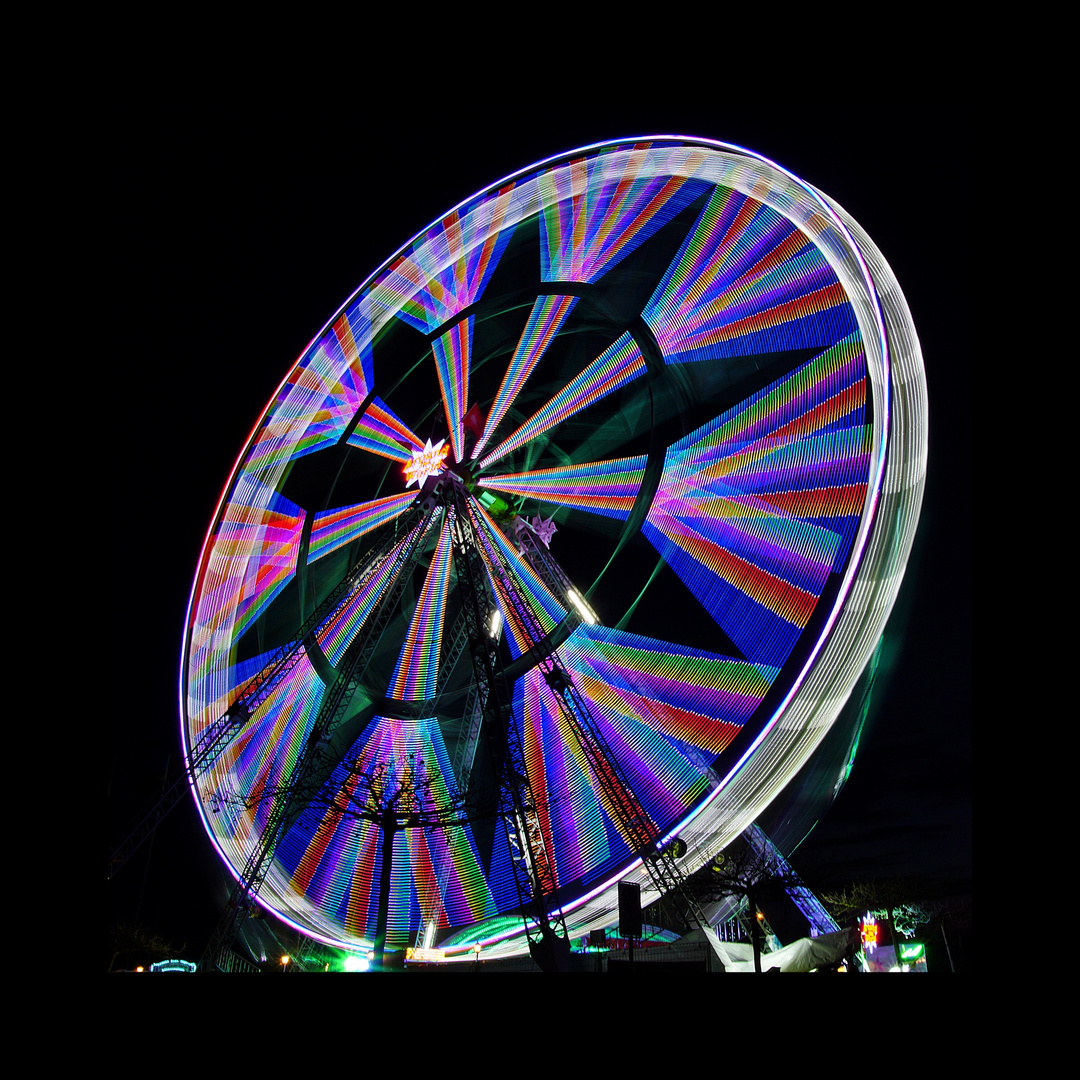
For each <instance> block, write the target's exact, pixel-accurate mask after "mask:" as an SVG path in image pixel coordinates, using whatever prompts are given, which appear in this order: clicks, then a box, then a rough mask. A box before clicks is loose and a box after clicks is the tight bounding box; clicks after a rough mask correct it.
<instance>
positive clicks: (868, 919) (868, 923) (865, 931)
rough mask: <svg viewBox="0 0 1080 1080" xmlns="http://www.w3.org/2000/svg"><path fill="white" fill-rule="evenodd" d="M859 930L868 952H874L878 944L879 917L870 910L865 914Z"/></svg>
mask: <svg viewBox="0 0 1080 1080" xmlns="http://www.w3.org/2000/svg"><path fill="white" fill-rule="evenodd" d="M859 932H860V935H861V937H862V943H863V948H864V949H865V950H866V951H867V952H868V953H871V952H873V951H874V950H875V949H876V948H877V945H878V924H877V919H875V918H874V916H873V915H871V914H870V913H869V912H867V913H866V914H865V915H864V916H863V919H862V925H861V926H860V928H859Z"/></svg>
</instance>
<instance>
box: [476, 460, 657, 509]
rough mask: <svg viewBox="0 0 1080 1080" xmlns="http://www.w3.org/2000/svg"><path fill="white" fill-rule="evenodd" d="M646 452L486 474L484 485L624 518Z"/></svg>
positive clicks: (634, 495) (631, 507) (636, 489)
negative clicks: (559, 465)
mask: <svg viewBox="0 0 1080 1080" xmlns="http://www.w3.org/2000/svg"><path fill="white" fill-rule="evenodd" d="M645 463H646V458H645V457H644V455H641V456H638V457H633V458H618V459H616V460H614V461H589V462H585V463H584V464H582V465H568V466H565V467H564V468H559V469H538V470H536V471H534V472H525V473H518V474H516V475H507V476H485V477H484V478H483V485H484V487H486V488H489V489H491V490H492V491H504V492H506V493H507V494H510V495H529V496H531V497H532V498H534V499H536V500H538V501H539V502H546V503H554V504H556V505H557V506H569V507H574V508H575V509H578V510H588V511H589V512H590V513H593V514H602V515H604V516H605V517H613V518H620V519H625V518H626V517H628V516H629V514H630V511H631V510H632V509H633V506H634V499H636V498H637V493H638V489H639V488H640V487H641V481H642V479H643V477H644V475H645Z"/></svg>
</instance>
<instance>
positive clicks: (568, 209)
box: [539, 152, 705, 282]
mask: <svg viewBox="0 0 1080 1080" xmlns="http://www.w3.org/2000/svg"><path fill="white" fill-rule="evenodd" d="M649 164H650V163H649V160H648V156H647V155H646V154H644V153H634V152H631V153H629V154H626V155H624V156H623V157H622V158H621V161H620V162H618V163H616V162H612V161H606V160H601V159H599V158H581V159H579V160H577V161H572V162H570V163H569V164H567V165H566V166H565V167H563V168H560V169H553V170H550V171H548V172H546V173H544V174H542V175H541V176H540V178H539V186H540V191H541V193H542V195H541V202H542V204H543V207H544V212H543V214H542V215H541V217H540V236H541V246H540V257H541V277H542V279H543V280H544V281H580V282H592V281H596V280H597V278H599V277H600V276H601V275H602V274H604V273H605V271H607V270H610V269H611V267H613V266H614V265H615V264H616V263H618V262H619V261H620V260H622V259H623V258H625V257H626V256H627V255H629V254H630V252H631V251H633V250H634V249H635V248H636V247H638V246H639V245H640V244H641V243H643V242H644V241H645V240H647V239H648V238H649V237H650V236H652V235H653V234H654V233H655V232H656V231H657V230H658V229H660V228H661V227H662V226H664V225H666V224H667V223H668V222H669V221H670V220H671V219H672V218H673V217H675V215H676V214H678V213H679V212H680V211H682V210H684V209H685V208H686V207H687V206H689V205H690V203H691V202H693V201H694V199H696V198H697V197H698V196H699V195H700V194H701V193H702V191H703V190H705V189H704V186H703V185H701V184H700V183H698V182H696V181H693V180H690V179H688V178H686V177H682V176H661V177H657V176H654V175H645V173H644V172H643V170H644V169H646V168H648V167H649ZM650 171H651V170H650Z"/></svg>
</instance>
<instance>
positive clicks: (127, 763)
mask: <svg viewBox="0 0 1080 1080" xmlns="http://www.w3.org/2000/svg"><path fill="white" fill-rule="evenodd" d="M562 112H563V115H560V116H558V117H556V116H555V115H554V113H553V111H550V110H535V111H531V112H530V111H524V112H521V111H519V112H514V113H508V112H498V111H496V112H492V113H490V114H486V113H484V112H482V111H480V110H479V109H473V110H465V111H464V112H463V113H462V112H456V113H455V114H454V115H453V116H452V117H450V116H447V117H446V118H445V119H443V120H439V119H436V118H435V117H434V115H432V116H427V115H418V114H417V113H416V112H415V111H414V112H411V113H410V114H409V115H400V116H398V115H384V116H379V117H372V116H371V115H370V111H365V110H364V109H363V108H361V107H357V108H356V109H355V110H351V111H344V110H338V111H335V112H334V113H332V114H328V113H327V112H326V111H325V110H323V109H311V110H305V109H302V108H296V107H289V106H285V107H276V108H270V107H264V106H262V105H257V104H252V105H250V106H249V107H235V106H233V107H224V108H215V109H209V108H205V109H196V108H191V109H184V108H176V107H173V108H155V109H154V110H153V117H152V122H151V117H150V113H149V112H146V113H143V112H142V111H141V110H140V109H138V108H137V107H136V108H128V109H125V110H124V111H117V112H115V113H113V114H111V115H109V116H107V117H106V118H105V120H106V122H105V123H104V124H103V126H102V132H103V138H104V149H106V150H107V151H108V152H107V153H106V154H104V155H103V160H106V161H108V166H107V168H106V182H107V185H108V193H109V200H108V203H107V205H108V206H109V207H110V213H109V215H108V216H107V218H106V219H105V226H106V230H107V233H108V237H109V245H108V247H109V253H110V255H111V256H112V257H113V258H111V259H110V260H107V262H106V263H105V264H103V265H110V264H111V265H113V266H115V267H116V268H117V272H116V273H115V274H112V275H109V276H107V277H106V282H107V286H108V289H109V295H110V297H111V299H112V304H111V310H112V313H113V314H114V315H115V317H116V319H117V327H116V330H115V332H114V336H113V338H112V343H111V350H112V352H113V356H112V357H111V358H110V359H111V363H110V364H109V365H108V370H109V371H110V372H111V373H113V375H112V378H110V379H108V380H107V382H106V385H105V395H106V407H107V408H108V409H109V412H110V415H111V417H112V427H113V431H112V434H113V437H114V440H115V446H116V454H115V459H114V460H115V461H116V467H115V472H114V475H113V480H112V491H111V493H112V506H111V509H112V513H113V519H114V521H119V522H123V526H122V527H120V528H117V529H115V531H114V542H113V544H112V545H111V549H112V553H113V559H112V563H111V566H110V568H109V573H110V584H109V590H108V592H109V595H110V597H111V600H112V620H111V626H112V635H113V640H114V643H118V644H119V648H118V649H116V650H115V655H118V656H120V657H121V663H122V664H123V665H124V670H123V671H122V672H121V673H120V674H119V678H115V679H112V680H109V683H108V685H110V686H115V687H118V688H122V690H123V693H121V694H120V695H118V696H119V697H120V700H119V701H115V702H112V703H110V705H109V706H108V707H107V708H108V714H109V717H110V721H109V734H110V744H109V761H108V769H107V775H108V813H107V830H106V831H107V837H106V840H107V842H108V846H109V849H110V850H111V849H112V845H113V844H115V842H117V841H118V840H119V838H120V837H121V835H122V832H123V830H124V827H125V826H126V825H130V824H132V823H133V820H134V817H135V815H136V814H137V813H138V811H139V810H140V808H141V807H142V806H144V804H146V803H147V802H152V800H153V799H154V798H155V796H156V794H157V793H158V792H159V791H160V789H161V782H162V777H163V774H164V773H165V771H166V769H168V770H170V772H171V773H172V775H175V771H176V770H177V769H178V767H179V756H180V743H179V734H178V731H179V728H178V725H179V719H178V705H177V697H178V691H177V687H178V664H179V655H180V647H181V636H182V631H183V624H184V616H185V612H186V607H187V601H188V597H189V593H190V589H191V582H192V577H193V575H194V571H195V567H196V562H197V560H198V557H199V553H200V550H201V546H202V542H203V539H204V537H205V534H206V530H207V528H208V526H209V523H210V519H211V517H212V515H213V513H214V509H215V507H216V505H217V501H218V498H219V497H220V494H221V490H222V487H223V486H224V484H225V482H226V480H227V479H228V477H229V475H230V473H231V471H232V467H233V465H234V463H235V460H236V458H237V455H238V454H239V452H240V450H241V449H242V446H243V444H244V443H245V441H246V439H247V436H248V434H249V433H250V431H251V428H252V426H253V425H254V423H255V421H256V420H257V419H258V417H259V415H260V413H261V411H262V409H263V408H264V406H265V405H266V403H267V401H268V400H269V398H270V397H271V395H272V394H273V392H274V390H275V389H276V388H277V386H278V384H279V382H280V381H281V379H282V378H283V376H284V375H285V373H286V371H287V370H288V369H289V367H290V366H291V365H292V364H293V362H294V361H295V360H296V358H297V357H298V356H299V355H300V354H301V352H302V351H303V350H304V348H305V346H306V345H307V343H308V342H309V341H310V339H311V338H312V337H313V336H314V335H315V334H316V333H317V332H318V331H319V330H320V329H321V327H322V326H323V325H324V323H325V322H326V320H327V319H328V318H329V317H330V316H331V315H332V314H333V313H334V312H335V311H336V310H337V308H338V307H339V305H340V304H341V303H342V302H343V301H344V300H345V299H346V298H347V297H348V296H349V295H350V294H351V293H352V292H353V291H354V289H355V288H356V287H357V286H358V285H359V284H360V282H361V281H362V280H363V279H364V278H366V277H367V276H368V275H369V274H370V273H371V272H372V271H373V270H374V269H375V268H376V267H377V266H378V265H380V264H381V263H382V262H383V261H384V260H385V259H386V258H388V257H389V256H390V255H391V254H392V253H393V252H394V251H396V250H397V248H398V247H400V246H401V245H402V244H403V243H405V242H406V241H407V240H408V239H410V238H411V237H412V236H413V235H414V234H416V233H417V232H418V231H420V230H421V229H422V228H424V227H425V226H426V225H428V224H429V223H430V222H431V221H432V220H434V219H435V218H437V217H438V216H440V215H441V214H443V213H444V212H445V211H446V210H448V209H450V208H451V207H452V206H454V205H456V204H457V203H458V202H460V201H461V200H463V199H465V198H466V197H468V196H469V195H471V194H473V193H474V192H476V191H477V190H479V189H481V188H483V187H486V186H487V185H489V184H491V183H492V182H494V181H495V180H497V179H501V178H502V177H504V176H507V175H509V174H510V173H513V172H516V171H517V170H518V169H520V168H522V167H524V166H526V165H529V164H531V163H533V162H535V161H537V160H540V159H542V158H545V157H548V156H551V155H555V154H558V153H561V152H563V151H566V150H569V149H572V148H574V147H578V146H584V145H586V144H589V143H592V142H597V141H601V140H604V139H607V138H622V137H626V136H628V135H653V134H687V135H700V136H705V137H708V138H714V139H719V140H722V141H726V142H731V143H735V144H737V145H742V146H746V147H747V148H750V149H753V150H755V151H757V152H759V153H761V154H763V155H765V156H766V157H769V158H771V159H772V160H774V161H776V162H777V163H778V164H780V165H782V166H783V167H785V168H787V169H789V170H790V171H792V172H794V173H795V174H796V175H797V176H800V177H801V178H802V179H804V180H806V181H808V182H809V183H811V184H813V185H815V186H817V187H819V188H820V189H821V190H822V191H824V192H826V193H827V194H828V195H830V196H831V197H833V198H834V199H836V200H837V201H838V202H839V203H840V204H841V205H842V206H844V207H845V209H847V210H848V211H849V212H850V213H851V214H852V215H853V216H854V217H855V219H856V220H857V221H858V222H859V223H860V224H861V225H862V226H863V227H864V228H865V229H866V231H867V232H868V233H869V235H870V236H871V237H873V239H874V241H875V242H876V243H877V245H878V246H879V247H880V248H881V250H882V252H883V254H884V255H885V257H886V259H887V260H888V261H889V263H890V265H891V266H892V268H893V270H894V272H895V273H896V275H897V277H898V279H899V282H900V285H901V287H902V289H903V290H904V293H905V295H906V297H907V299H908V302H909V304H910V307H911V310H912V314H913V317H914V321H915V325H916V328H917V330H918V332H919V335H920V339H921V342H922V346H923V353H924V359H925V364H926V373H927V383H928V388H929V390H928V392H929V402H930V448H929V469H928V477H927V486H926V495H925V500H924V505H923V511H922V517H921V521H920V526H919V533H918V536H917V538H916V542H915V548H914V552H913V554H912V558H911V560H910V563H909V567H908V571H907V576H906V579H905V582H904V585H903V588H902V590H901V595H900V601H899V603H898V605H897V607H896V609H895V610H894V614H893V616H892V619H891V621H890V624H889V628H888V631H887V636H886V649H885V653H884V657H883V661H882V667H881V671H880V673H879V678H878V684H877V689H876V691H875V696H874V707H873V709H872V712H871V720H870V723H869V725H868V730H867V732H866V734H865V736H864V739H863V743H862V747H861V750H860V755H859V757H858V758H857V760H856V763H855V768H854V771H853V773H852V776H851V779H850V781H849V782H848V784H847V786H846V787H845V789H844V790H843V791H842V792H841V794H840V797H839V799H838V800H837V802H836V804H835V805H834V807H833V809H832V811H831V812H830V813H829V815H828V816H827V817H826V819H825V821H824V822H823V823H822V824H821V825H819V826H818V827H817V828H816V829H815V830H814V832H813V833H812V834H811V836H810V838H809V839H808V840H807V841H806V843H805V844H804V845H803V846H802V847H801V848H800V849H799V851H798V852H797V853H796V855H795V857H794V859H793V862H794V863H795V865H796V867H797V868H798V869H799V870H800V871H801V872H802V873H803V874H804V875H805V876H806V878H807V880H808V881H809V882H810V883H811V884H812V885H814V886H817V887H819V888H824V887H827V886H829V885H835V884H841V883H843V882H845V881H850V880H852V879H854V878H857V877H863V878H866V877H882V876H894V875H899V874H905V875H919V876H920V877H922V878H924V879H935V880H938V881H943V882H945V883H946V885H947V886H948V887H949V889H950V890H952V891H954V892H961V893H962V892H970V887H971V797H972V795H971V689H972V651H971V644H972V641H971V565H972V560H971V473H972V470H971V392H970V385H971V383H970V380H971V367H970V355H969V317H968V303H969V289H970V279H971V273H972V267H971V263H970V257H969V248H970V229H971V218H970V211H969V204H968V203H967V202H966V201H965V200H964V199H963V198H962V197H958V196H956V195H954V194H953V193H954V191H962V190H964V189H965V187H966V185H967V176H968V173H969V171H970V169H971V167H972V160H971V159H972V153H973V149H972V147H971V145H970V127H969V123H970V121H969V116H968V114H967V113H966V112H965V111H963V110H960V109H955V110H950V109H949V108H937V109H926V110H916V109H898V110H889V109H884V110H877V111H871V110H865V111H860V110H855V111H852V110H840V109H835V110H830V109H828V108H826V109H824V110H819V111H817V112H815V113H814V115H812V116H811V115H805V114H800V115H793V114H792V113H789V112H785V111H781V110H775V111H762V112H760V113H751V112H747V111H746V110H729V109H725V108H723V107H720V106H717V107H716V108H713V109H708V108H698V109H652V110H650V109H643V110H638V111H636V112H633V113H631V112H629V111H614V110H612V111H603V110H590V109H584V110H580V109H579V110H574V111H573V113H572V115H569V116H566V115H565V112H566V111H565V110H563V111H562ZM117 375H118V376H119V377H117ZM108 890H109V894H108V897H109V898H108V910H109V917H110V924H111V925H112V924H115V923H116V922H118V921H122V922H125V923H129V924H130V923H133V922H136V921H138V922H140V923H142V924H144V925H145V926H147V927H148V928H150V929H151V930H153V931H155V932H157V933H159V934H161V935H162V936H164V937H166V938H168V939H170V940H171V941H173V942H175V943H176V944H177V945H178V946H179V945H180V944H181V943H185V942H186V943H187V946H188V948H187V949H186V951H185V953H184V955H187V956H190V957H191V958H197V956H198V954H199V952H201V950H202V947H203V945H204V944H205V941H206V939H207V938H208V936H209V934H210V932H211V931H212V929H213V926H214V924H215V921H216V917H217V912H218V910H219V906H220V905H221V904H222V903H223V902H224V898H225V896H226V895H227V891H226V890H227V887H226V882H225V879H224V872H223V871H222V869H221V868H220V867H219V866H218V865H217V862H216V856H214V854H213V852H212V849H211V846H210V843H209V840H208V839H207V838H206V836H205V833H204V832H203V830H202V827H201V824H200V823H199V821H198V817H197V814H196V811H195V809H194V806H193V805H190V804H189V803H185V804H183V805H181V806H180V807H178V808H177V809H176V810H175V811H174V812H173V814H172V815H171V817H170V818H169V819H168V820H167V822H166V823H165V824H164V825H163V826H162V827H161V828H160V829H159V830H158V831H157V833H156V834H155V836H154V838H153V840H152V842H150V843H148V844H147V845H144V847H143V849H142V850H141V851H140V852H139V853H138V854H137V855H136V856H135V857H134V858H133V859H132V860H131V861H130V862H129V863H128V865H127V866H125V867H124V869H123V870H122V871H121V872H120V874H118V875H117V877H116V878H115V879H114V880H113V881H111V882H110V883H109V885H108Z"/></svg>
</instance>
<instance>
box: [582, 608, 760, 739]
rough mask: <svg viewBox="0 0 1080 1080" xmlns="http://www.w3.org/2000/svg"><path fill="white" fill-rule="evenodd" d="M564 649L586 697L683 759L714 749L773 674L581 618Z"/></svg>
mask: <svg viewBox="0 0 1080 1080" xmlns="http://www.w3.org/2000/svg"><path fill="white" fill-rule="evenodd" d="M564 652H565V653H566V654H567V655H572V656H573V658H574V659H573V664H574V667H575V669H576V670H577V671H578V675H579V680H580V681H579V684H578V685H579V689H581V691H582V692H583V694H585V696H586V697H587V698H589V699H590V700H601V699H603V700H606V701H607V702H608V707H609V708H611V709H613V710H615V711H616V712H620V713H625V714H626V715H630V716H635V717H637V718H638V719H639V720H641V721H643V722H644V723H646V724H648V725H649V726H650V727H651V728H652V729H653V730H654V731H656V732H658V733H659V734H662V735H664V736H665V737H666V738H667V739H668V740H669V741H671V742H672V743H673V744H674V745H676V746H678V748H679V750H680V752H681V753H683V754H684V756H686V757H687V758H688V759H690V760H693V759H696V758H701V757H702V755H704V756H705V757H706V758H707V759H708V760H711V758H713V757H715V756H716V755H718V754H719V753H721V751H723V749H724V748H725V747H726V746H727V745H728V744H729V743H730V742H731V740H732V739H733V738H734V737H735V735H737V734H738V732H739V729H740V728H741V726H742V725H743V724H744V723H745V722H746V721H747V720H748V719H749V718H750V716H751V715H752V714H753V712H754V710H755V709H756V708H757V707H758V705H759V704H760V703H761V701H762V699H763V698H764V697H765V694H766V693H767V692H768V690H769V687H770V686H771V685H772V682H773V680H774V679H775V678H776V676H777V674H779V668H777V667H774V666H770V665H766V664H751V663H748V662H747V661H744V660H736V659H733V658H732V657H729V656H722V655H720V654H718V653H710V652H706V651H704V650H701V649H695V648H692V647H690V646H684V645H677V644H674V643H672V642H669V641H660V640H657V639H655V638H647V637H642V636H640V635H638V634H631V633H628V632H626V631H623V630H616V629H613V628H610V627H603V626H590V625H587V624H583V625H582V626H580V627H579V628H578V629H577V630H575V632H574V634H573V635H572V637H571V640H570V642H569V643H568V645H567V646H565V647H564Z"/></svg>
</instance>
